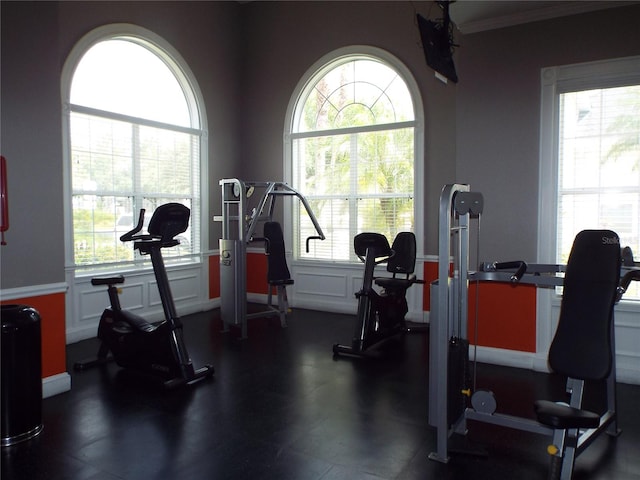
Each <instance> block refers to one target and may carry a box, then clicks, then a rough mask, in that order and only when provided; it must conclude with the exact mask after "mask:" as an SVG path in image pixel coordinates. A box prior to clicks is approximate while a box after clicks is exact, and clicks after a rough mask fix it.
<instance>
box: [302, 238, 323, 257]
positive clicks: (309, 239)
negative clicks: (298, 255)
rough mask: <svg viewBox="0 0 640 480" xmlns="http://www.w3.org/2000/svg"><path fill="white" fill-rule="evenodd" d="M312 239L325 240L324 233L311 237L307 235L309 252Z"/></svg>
mask: <svg viewBox="0 0 640 480" xmlns="http://www.w3.org/2000/svg"><path fill="white" fill-rule="evenodd" d="M311 240H324V235H312V236H310V237H307V242H306V244H307V253H309V242H310V241H311Z"/></svg>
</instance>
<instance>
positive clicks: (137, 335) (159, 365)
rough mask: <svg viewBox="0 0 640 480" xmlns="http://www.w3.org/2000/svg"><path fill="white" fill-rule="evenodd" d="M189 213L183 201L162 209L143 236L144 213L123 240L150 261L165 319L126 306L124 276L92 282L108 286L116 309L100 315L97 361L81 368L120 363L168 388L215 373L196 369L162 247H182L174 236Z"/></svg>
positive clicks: (207, 368)
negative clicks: (146, 316) (145, 315)
mask: <svg viewBox="0 0 640 480" xmlns="http://www.w3.org/2000/svg"><path fill="white" fill-rule="evenodd" d="M190 213H191V212H190V210H189V208H187V207H185V206H184V205H182V204H179V203H167V204H164V205H160V206H159V207H158V208H157V209H156V210H155V212H154V213H153V216H152V217H151V221H150V222H149V226H148V232H149V233H148V234H140V233H139V232H140V231H141V230H142V227H143V223H144V214H145V210H144V209H141V210H140V217H139V219H138V224H137V225H136V227H135V228H134V229H133V230H131V231H130V232H127V233H125V234H124V235H122V236H121V237H120V240H121V241H122V242H131V241H132V242H133V248H134V249H135V250H138V251H139V252H140V253H141V254H142V255H149V256H150V257H151V263H152V265H153V272H154V274H155V278H156V282H157V284H158V292H159V294H160V301H161V302H162V308H163V309H164V316H165V319H164V320H162V321H159V322H153V323H152V322H148V321H147V320H145V319H144V318H142V317H140V316H139V315H136V314H134V313H132V312H129V311H127V310H123V309H122V308H121V306H120V300H119V298H118V288H117V285H119V284H122V283H124V277H123V276H122V275H118V276H114V277H96V278H93V279H91V284H92V285H96V286H99V285H106V286H107V293H108V294H109V300H110V303H111V306H110V307H108V308H107V309H105V311H104V312H103V313H102V316H101V317H100V323H99V325H98V338H99V339H100V340H101V344H100V348H99V350H98V355H97V357H96V358H95V359H91V360H85V361H81V362H77V363H76V364H75V366H74V367H75V369H76V370H85V369H87V368H90V367H93V366H96V365H102V364H105V363H107V362H109V361H110V360H112V359H115V361H116V363H117V364H118V365H119V366H120V367H122V368H124V369H127V370H132V371H136V372H139V373H143V374H148V375H150V376H151V377H153V378H155V379H158V380H160V381H161V382H162V384H163V386H164V387H166V388H173V387H176V386H179V385H184V384H192V383H195V382H197V381H199V380H202V379H204V378H208V377H211V376H212V375H213V373H214V369H213V367H212V366H210V365H206V366H204V367H202V368H200V369H198V370H196V369H194V367H193V363H192V362H191V358H190V357H189V353H188V352H187V346H186V344H185V342H184V337H183V326H182V322H181V321H180V318H179V317H178V314H177V312H176V308H175V304H174V301H173V296H172V294H171V287H170V285H169V279H168V277H167V271H166V268H165V265H164V260H163V258H162V249H163V248H167V247H173V246H176V245H178V244H179V243H180V241H179V240H177V239H176V238H175V236H176V235H178V234H180V233H182V232H184V231H185V230H186V229H187V227H188V226H189V216H190ZM109 353H111V354H112V355H113V356H111V355H109Z"/></svg>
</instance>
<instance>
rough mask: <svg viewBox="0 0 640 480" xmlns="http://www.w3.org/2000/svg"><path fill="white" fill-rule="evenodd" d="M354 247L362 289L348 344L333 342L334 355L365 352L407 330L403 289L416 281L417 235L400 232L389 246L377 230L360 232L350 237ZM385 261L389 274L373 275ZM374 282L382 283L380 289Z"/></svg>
mask: <svg viewBox="0 0 640 480" xmlns="http://www.w3.org/2000/svg"><path fill="white" fill-rule="evenodd" d="M353 245H354V250H355V253H356V255H357V256H358V258H359V259H360V260H361V261H362V262H363V263H364V278H363V282H362V289H361V290H360V291H358V292H357V293H356V298H357V299H358V311H357V320H356V327H355V331H354V334H353V339H352V341H351V345H341V344H335V345H333V353H334V355H339V354H347V355H357V356H366V355H367V354H368V353H369V351H371V350H373V349H374V348H375V347H376V346H378V345H379V344H381V343H382V342H383V341H385V340H387V339H389V338H392V337H394V336H397V335H398V334H401V333H404V332H406V331H407V326H406V323H405V315H406V314H407V312H408V310H409V309H408V306H407V297H406V292H407V289H409V287H411V285H413V284H414V283H416V282H418V280H417V279H416V277H415V275H414V274H413V271H414V269H415V263H416V238H415V235H414V234H413V233H412V232H400V233H398V235H397V236H396V238H395V239H394V241H393V245H392V246H389V242H388V241H387V238H386V237H385V236H384V235H382V234H380V233H368V232H366V233H360V234H358V235H356V236H355V238H354V240H353ZM385 262H386V263H387V271H388V272H390V273H392V275H393V276H392V277H378V278H376V277H374V270H375V267H376V265H378V264H381V263H385ZM374 283H375V284H376V285H378V286H379V287H382V289H383V290H382V291H381V293H378V292H377V291H376V290H375V289H374V288H373V285H374Z"/></svg>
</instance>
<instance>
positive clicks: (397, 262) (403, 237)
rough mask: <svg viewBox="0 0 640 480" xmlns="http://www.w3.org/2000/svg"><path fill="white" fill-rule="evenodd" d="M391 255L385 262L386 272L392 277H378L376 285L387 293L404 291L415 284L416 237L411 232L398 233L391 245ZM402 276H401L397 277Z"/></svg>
mask: <svg viewBox="0 0 640 480" xmlns="http://www.w3.org/2000/svg"><path fill="white" fill-rule="evenodd" d="M391 250H392V251H393V255H392V256H391V257H390V258H389V259H388V260H387V271H388V272H389V273H391V274H393V277H378V278H376V280H375V283H376V285H378V286H380V287H383V288H384V289H385V290H387V291H398V290H399V291H404V290H406V289H408V288H409V287H410V286H411V285H413V284H414V283H415V282H416V276H415V275H414V273H413V272H414V270H415V266H416V236H415V235H414V233H413V232H400V233H398V234H397V235H396V238H395V239H394V240H393V244H392V245H391ZM399 275H402V276H399Z"/></svg>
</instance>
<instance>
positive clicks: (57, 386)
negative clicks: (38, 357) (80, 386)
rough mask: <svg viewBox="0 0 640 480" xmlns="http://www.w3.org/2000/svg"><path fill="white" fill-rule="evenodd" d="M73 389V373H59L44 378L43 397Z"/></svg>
mask: <svg viewBox="0 0 640 480" xmlns="http://www.w3.org/2000/svg"><path fill="white" fill-rule="evenodd" d="M69 390H71V375H69V374H68V373H67V372H64V373H58V374H57V375H51V376H50V377H46V378H43V379H42V398H49V397H53V396H54V395H58V394H59V393H64V392H68V391H69Z"/></svg>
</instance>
